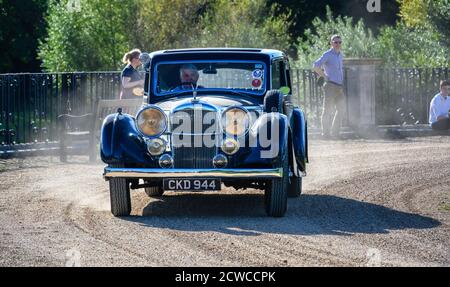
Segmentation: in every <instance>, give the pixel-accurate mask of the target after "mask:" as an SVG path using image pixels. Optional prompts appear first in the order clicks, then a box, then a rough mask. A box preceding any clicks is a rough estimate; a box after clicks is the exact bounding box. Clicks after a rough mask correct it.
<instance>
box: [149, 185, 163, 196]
mask: <svg viewBox="0 0 450 287" xmlns="http://www.w3.org/2000/svg"><path fill="white" fill-rule="evenodd" d="M145 193H146V194H147V195H148V196H149V197H160V196H162V195H163V194H164V190H163V189H162V188H161V186H152V187H146V188H145Z"/></svg>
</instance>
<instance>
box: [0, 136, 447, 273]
mask: <svg viewBox="0 0 450 287" xmlns="http://www.w3.org/2000/svg"><path fill="white" fill-rule="evenodd" d="M86 162H87V158H84V157H73V158H71V159H70V162H69V163H67V164H61V163H59V162H58V159H57V158H56V157H53V158H52V157H38V158H28V159H9V160H2V161H0V266H65V265H81V266H379V265H381V266H450V228H449V224H450V137H422V138H408V139H405V140H395V141H386V140H346V141H321V140H312V141H311V142H310V165H309V171H308V176H307V177H306V178H305V179H304V185H303V190H304V192H303V194H302V196H301V197H299V198H294V199H289V201H288V211H287V213H286V216H285V217H283V218H270V217H266V215H265V213H264V208H263V193H262V192H261V191H259V190H234V189H231V188H227V189H225V190H223V191H221V192H220V193H173V192H168V193H167V194H166V195H164V196H163V197H162V198H161V199H150V198H148V197H147V196H146V194H145V193H144V191H143V190H136V191H134V192H132V204H133V210H132V216H130V217H123V218H114V217H113V216H112V215H111V213H110V212H109V191H108V183H107V182H105V181H104V180H103V178H102V171H103V164H101V163H97V164H88V163H86Z"/></svg>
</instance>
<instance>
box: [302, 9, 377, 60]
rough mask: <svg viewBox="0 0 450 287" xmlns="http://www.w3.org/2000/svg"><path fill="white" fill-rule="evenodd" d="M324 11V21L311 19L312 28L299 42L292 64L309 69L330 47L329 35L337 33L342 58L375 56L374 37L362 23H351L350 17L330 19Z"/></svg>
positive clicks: (328, 12)
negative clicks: (295, 58)
mask: <svg viewBox="0 0 450 287" xmlns="http://www.w3.org/2000/svg"><path fill="white" fill-rule="evenodd" d="M326 10H327V16H326V19H325V20H321V19H320V18H318V17H316V18H315V19H314V20H313V29H307V30H306V31H305V38H306V40H302V39H299V44H298V46H297V49H298V56H297V57H298V60H297V61H296V62H295V64H296V65H297V66H298V67H302V68H310V67H311V66H312V63H313V62H314V60H316V59H317V58H319V57H320V55H322V53H323V52H324V51H325V50H327V49H329V48H330V36H331V35H333V34H339V35H340V36H341V37H342V41H343V44H342V47H343V53H344V55H345V57H358V58H365V57H374V56H375V53H376V51H375V50H374V47H375V45H376V38H375V37H374V36H373V35H372V31H371V30H370V29H367V28H366V26H365V24H364V22H363V21H362V20H359V21H358V22H357V23H356V24H353V19H352V18H351V17H346V16H345V17H342V16H337V17H334V16H333V13H332V12H331V9H330V7H329V6H327V8H326Z"/></svg>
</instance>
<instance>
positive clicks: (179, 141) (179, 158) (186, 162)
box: [171, 108, 218, 168]
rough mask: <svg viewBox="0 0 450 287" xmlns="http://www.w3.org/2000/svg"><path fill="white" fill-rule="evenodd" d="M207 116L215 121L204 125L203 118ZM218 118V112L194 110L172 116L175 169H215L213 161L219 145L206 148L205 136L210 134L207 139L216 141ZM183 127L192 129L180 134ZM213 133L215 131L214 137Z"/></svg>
mask: <svg viewBox="0 0 450 287" xmlns="http://www.w3.org/2000/svg"><path fill="white" fill-rule="evenodd" d="M209 113H213V114H209ZM207 114H209V118H214V119H215V120H214V121H213V122H211V121H208V122H207V123H203V118H204V116H205V115H207ZM216 116H217V112H216V111H209V110H199V109H196V110H194V109H192V108H189V109H183V110H180V111H176V112H175V113H173V114H172V120H171V131H172V133H173V134H172V140H171V141H172V147H173V157H174V167H175V168H213V164H212V159H213V157H214V156H215V155H216V152H217V144H215V145H214V146H212V147H208V146H205V143H204V134H205V132H208V134H209V135H207V136H206V137H207V138H211V139H213V140H215V125H217V124H218V121H217V119H216ZM180 119H181V121H180ZM185 121H187V123H186V122H185ZM181 125H183V126H184V127H188V126H189V127H190V129H188V130H187V131H185V130H183V131H182V133H179V131H180V126H181ZM211 131H213V134H212V135H211Z"/></svg>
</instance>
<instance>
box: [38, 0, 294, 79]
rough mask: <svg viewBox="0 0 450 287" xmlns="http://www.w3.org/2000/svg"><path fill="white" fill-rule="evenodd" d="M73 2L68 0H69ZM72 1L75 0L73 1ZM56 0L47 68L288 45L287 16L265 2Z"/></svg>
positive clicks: (45, 51)
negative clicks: (143, 54)
mask: <svg viewBox="0 0 450 287" xmlns="http://www.w3.org/2000/svg"><path fill="white" fill-rule="evenodd" d="M69 1H70V0H69ZM72 1H73V0H72ZM80 1H81V2H80V4H81V5H80V10H79V11H73V10H72V9H67V4H68V3H69V2H68V0H62V1H56V0H52V1H51V4H50V9H49V13H48V16H47V21H48V25H49V28H48V37H47V38H46V39H45V40H44V41H42V42H41V44H40V50H39V56H40V57H41V59H42V60H43V63H44V64H43V66H44V68H45V69H46V70H48V71H63V70H64V71H74V70H117V69H118V68H120V66H121V63H120V60H121V58H122V55H123V54H124V53H125V52H127V51H128V50H131V49H132V48H135V47H137V48H140V49H142V50H145V51H154V50H160V49H173V48H186V47H207V46H228V47H231V46H234V47H236V46H242V47H274V48H279V49H284V48H285V47H286V46H287V45H288V44H289V38H288V35H287V32H286V25H285V23H286V22H285V18H283V17H278V18H275V17H273V16H271V12H272V11H273V9H270V8H267V7H266V6H265V3H266V2H265V0H241V1H225V0H214V1H207V0H190V1H186V0H165V1H163V0H134V1H121V0H89V1H88V0H80Z"/></svg>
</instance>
